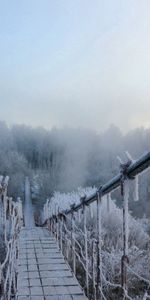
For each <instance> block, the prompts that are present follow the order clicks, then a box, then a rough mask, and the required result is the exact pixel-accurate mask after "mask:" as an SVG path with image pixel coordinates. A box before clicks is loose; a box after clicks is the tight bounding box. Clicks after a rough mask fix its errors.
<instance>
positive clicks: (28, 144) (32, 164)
mask: <svg viewBox="0 0 150 300" xmlns="http://www.w3.org/2000/svg"><path fill="white" fill-rule="evenodd" d="M149 149H150V129H144V128H137V129H134V130H131V131H129V132H128V133H126V134H123V133H122V132H121V131H120V129H119V128H118V127H116V126H115V125H111V126H110V127H109V128H108V129H107V130H106V131H105V132H101V133H96V132H95V131H92V130H89V129H83V128H67V127H66V128H63V129H56V128H53V129H51V130H46V129H44V128H41V127H39V128H32V127H29V126H25V125H13V126H11V127H8V126H7V125H6V123H4V122H0V166H1V167H0V173H1V174H3V175H9V177H10V184H9V194H10V195H11V196H13V198H14V199H16V198H17V197H21V198H22V199H23V191H24V177H25V176H29V177H30V179H31V182H32V198H33V203H34V205H35V207H37V208H40V207H41V206H43V203H45V200H46V199H47V198H49V197H52V196H53V195H54V193H55V192H58V191H59V192H61V193H68V192H71V191H76V190H77V189H78V188H79V187H82V188H84V187H99V186H101V185H102V184H104V183H105V182H106V181H107V180H109V179H111V178H112V177H113V176H114V175H116V174H117V173H118V172H119V161H118V160H117V156H119V157H121V159H122V160H123V161H126V160H127V157H126V155H125V151H126V150H127V151H128V152H129V153H130V154H131V155H132V157H133V159H136V158H138V157H139V156H140V155H142V154H143V153H145V152H146V151H149ZM115 197H116V199H117V201H118V204H119V200H120V196H119V193H118V192H117V193H116V194H115ZM149 198H150V177H149V176H147V175H142V177H141V178H140V201H139V202H138V205H137V203H136V205H135V202H133V201H130V202H129V203H130V210H131V213H132V214H133V215H134V216H137V217H143V216H146V217H148V216H150V208H149V207H150V206H149V205H147V204H148V203H149Z"/></svg>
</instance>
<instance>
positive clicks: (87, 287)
mask: <svg viewBox="0 0 150 300" xmlns="http://www.w3.org/2000/svg"><path fill="white" fill-rule="evenodd" d="M83 227H84V247H85V269H86V292H87V296H89V258H88V236H87V207H86V205H85V203H84V201H83Z"/></svg>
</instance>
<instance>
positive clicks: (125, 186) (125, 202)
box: [121, 164, 129, 300]
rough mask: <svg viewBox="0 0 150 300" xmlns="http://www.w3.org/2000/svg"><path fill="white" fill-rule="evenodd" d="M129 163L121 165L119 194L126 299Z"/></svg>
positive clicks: (122, 276)
mask: <svg viewBox="0 0 150 300" xmlns="http://www.w3.org/2000/svg"><path fill="white" fill-rule="evenodd" d="M128 166H129V165H128V164H125V165H122V166H121V168H122V180H121V195H122V199H123V256H122V260H121V278H122V282H121V284H122V289H123V300H127V299H128V298H127V291H128V289H127V264H128V262H129V261H128V235H129V227H128V226H129V225H128V224H129V221H128V201H129V178H128V177H127V175H126V169H127V167H128Z"/></svg>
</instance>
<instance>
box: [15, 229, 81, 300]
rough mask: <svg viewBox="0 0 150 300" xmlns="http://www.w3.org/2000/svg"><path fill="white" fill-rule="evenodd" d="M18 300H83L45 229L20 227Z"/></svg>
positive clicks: (75, 281)
mask: <svg viewBox="0 0 150 300" xmlns="http://www.w3.org/2000/svg"><path fill="white" fill-rule="evenodd" d="M16 299H17V300H86V299H87V298H86V296H85V295H84V293H83V291H82V289H81V287H80V285H79V283H78V281H77V279H76V278H75V276H74V275H73V273H72V271H71V270H70V267H69V266H68V264H67V263H66V262H65V260H64V258H63V255H62V254H61V252H60V250H59V249H58V246H57V244H56V242H55V239H54V238H53V237H51V236H50V233H49V232H48V230H47V229H45V228H39V227H34V228H32V229H31V228H30V229H28V228H22V230H21V233H20V239H19V258H18V282H17V298H16Z"/></svg>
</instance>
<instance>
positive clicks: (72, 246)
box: [71, 212, 76, 274]
mask: <svg viewBox="0 0 150 300" xmlns="http://www.w3.org/2000/svg"><path fill="white" fill-rule="evenodd" d="M71 254H72V268H73V272H74V274H76V254H75V220H74V213H73V212H72V213H71Z"/></svg>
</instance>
